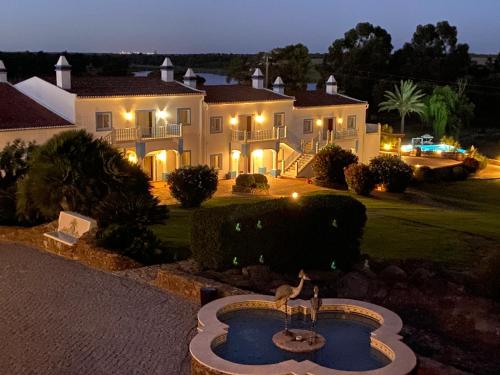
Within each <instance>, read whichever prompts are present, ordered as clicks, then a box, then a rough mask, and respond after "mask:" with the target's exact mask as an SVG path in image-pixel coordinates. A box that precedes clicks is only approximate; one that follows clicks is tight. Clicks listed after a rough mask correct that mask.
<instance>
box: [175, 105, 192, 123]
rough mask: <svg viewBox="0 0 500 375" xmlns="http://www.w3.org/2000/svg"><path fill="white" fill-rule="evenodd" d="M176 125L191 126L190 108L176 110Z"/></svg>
mask: <svg viewBox="0 0 500 375" xmlns="http://www.w3.org/2000/svg"><path fill="white" fill-rule="evenodd" d="M177 123H178V124H182V125H191V108H179V109H178V110H177Z"/></svg>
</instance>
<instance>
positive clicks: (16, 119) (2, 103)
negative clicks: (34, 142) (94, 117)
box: [0, 83, 72, 130]
mask: <svg viewBox="0 0 500 375" xmlns="http://www.w3.org/2000/svg"><path fill="white" fill-rule="evenodd" d="M69 125H72V124H71V123H70V122H69V121H67V120H65V119H63V118H62V117H60V116H58V115H56V114H55V113H54V112H51V111H50V110H48V109H47V108H45V107H44V106H42V105H40V104H38V103H37V102H35V101H34V100H33V99H31V98H29V97H27V96H26V95H24V94H23V93H21V92H20V91H19V90H17V89H16V88H15V87H14V86H12V85H10V84H8V83H0V130H9V129H26V128H43V127H53V126H69Z"/></svg>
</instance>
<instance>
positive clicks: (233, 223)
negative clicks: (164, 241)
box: [191, 195, 366, 271]
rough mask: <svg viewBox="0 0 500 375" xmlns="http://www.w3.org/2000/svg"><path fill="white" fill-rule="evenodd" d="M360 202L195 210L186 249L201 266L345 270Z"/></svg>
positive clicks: (359, 229) (320, 199) (356, 235)
mask: <svg viewBox="0 0 500 375" xmlns="http://www.w3.org/2000/svg"><path fill="white" fill-rule="evenodd" d="M365 222H366V212H365V206H364V205H363V204H362V203H360V202H359V201H357V200H356V199H354V198H351V197H347V196H334V195H321V196H308V197H301V198H300V199H299V200H298V201H294V200H290V199H288V198H282V199H274V200H265V201H261V202H258V203H255V204H240V205H229V206H222V207H213V208H205V209H200V210H197V211H196V212H195V213H194V216H193V227H192V232H191V252H192V254H193V257H194V258H195V259H196V260H197V262H198V263H199V264H200V265H201V266H202V267H204V268H209V269H226V268H229V267H231V266H232V264H233V260H234V258H237V260H238V264H239V265H240V266H245V265H250V264H255V263H257V262H258V261H259V258H260V257H261V255H262V257H263V259H264V262H265V263H266V264H268V265H269V266H270V267H271V268H273V269H276V270H279V271H296V270H298V269H300V268H314V269H330V268H331V266H332V262H335V265H336V267H340V268H342V269H349V268H350V266H351V265H352V264H353V263H354V262H355V261H356V260H357V259H358V257H359V253H360V250H359V245H360V240H361V236H362V233H363V227H364V225H365Z"/></svg>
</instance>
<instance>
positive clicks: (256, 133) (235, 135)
mask: <svg viewBox="0 0 500 375" xmlns="http://www.w3.org/2000/svg"><path fill="white" fill-rule="evenodd" d="M283 138H286V126H280V127H273V128H270V129H263V130H253V131H247V130H232V135H231V139H232V140H233V141H235V142H258V141H272V140H278V139H283Z"/></svg>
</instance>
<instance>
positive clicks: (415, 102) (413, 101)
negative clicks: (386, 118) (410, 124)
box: [379, 81, 425, 133]
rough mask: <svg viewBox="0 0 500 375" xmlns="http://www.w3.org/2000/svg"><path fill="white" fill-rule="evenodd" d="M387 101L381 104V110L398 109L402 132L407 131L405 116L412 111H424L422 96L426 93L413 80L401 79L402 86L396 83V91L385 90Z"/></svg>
mask: <svg viewBox="0 0 500 375" xmlns="http://www.w3.org/2000/svg"><path fill="white" fill-rule="evenodd" d="M384 97H385V101H383V102H382V103H380V104H379V109H380V110H381V111H394V110H397V111H398V112H399V115H400V116H401V133H404V131H405V118H406V116H407V115H408V114H410V113H417V114H419V115H421V114H422V113H423V111H424V108H425V106H424V103H423V101H422V98H423V97H424V93H423V92H422V91H421V90H419V89H418V87H417V85H416V84H414V83H413V81H401V83H400V86H399V87H398V86H396V85H394V91H386V92H385V95H384Z"/></svg>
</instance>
